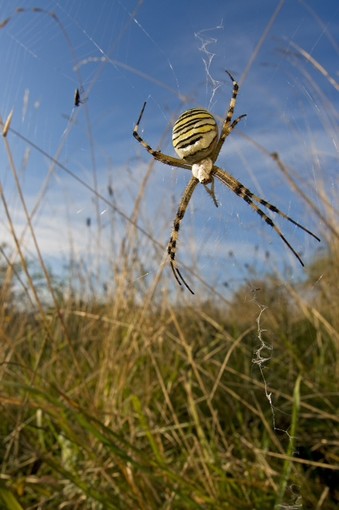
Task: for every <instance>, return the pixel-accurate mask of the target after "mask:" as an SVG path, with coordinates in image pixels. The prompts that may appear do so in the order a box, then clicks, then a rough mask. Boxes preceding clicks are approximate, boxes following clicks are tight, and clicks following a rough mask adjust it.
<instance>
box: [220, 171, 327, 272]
mask: <svg viewBox="0 0 339 510" xmlns="http://www.w3.org/2000/svg"><path fill="white" fill-rule="evenodd" d="M213 173H214V175H215V176H216V177H217V178H218V179H219V180H220V181H221V182H222V183H223V184H225V185H226V186H227V187H228V188H230V189H231V190H232V191H234V193H235V194H236V195H238V196H239V197H241V198H242V199H243V200H245V202H247V203H248V205H250V206H251V207H252V209H253V210H254V211H255V212H256V213H257V214H259V216H261V217H262V219H263V220H264V221H265V222H266V223H267V225H270V227H272V228H273V229H274V230H275V231H276V233H277V234H278V236H279V237H280V238H281V239H282V240H283V242H284V243H285V244H286V245H287V246H288V248H289V249H290V250H291V252H292V253H293V254H294V255H295V257H296V258H297V259H298V260H299V262H300V264H301V265H302V266H304V263H303V261H302V259H301V257H300V255H299V254H298V253H297V252H296V251H295V249H294V248H293V247H292V245H291V244H290V243H289V242H288V241H287V239H286V237H285V236H284V235H283V233H282V232H281V230H280V229H279V227H277V225H275V224H274V222H273V220H272V219H271V218H270V217H269V216H267V214H266V213H265V212H264V211H262V210H261V209H260V208H259V207H258V205H257V204H256V203H255V202H254V201H256V202H258V203H259V204H261V205H263V206H264V207H267V208H268V209H269V210H270V211H272V212H275V213H277V214H279V215H280V216H282V217H283V218H285V219H287V220H288V221H290V222H291V223H293V224H294V225H296V226H297V227H299V228H300V229H302V230H304V231H305V232H307V233H308V234H309V235H311V236H312V237H314V238H315V239H317V241H320V239H319V237H317V236H316V235H315V234H313V232H311V231H310V230H308V229H307V228H306V227H304V226H303V225H301V224H300V223H298V222H296V221H295V220H293V219H292V218H290V217H289V216H287V214H285V213H283V212H282V211H280V210H279V209H278V208H277V207H276V206H274V205H272V204H270V203H269V202H267V201H266V200H263V199H262V198H260V197H258V196H257V195H254V193H252V192H251V191H250V190H249V189H248V188H246V187H245V186H244V185H243V184H241V182H239V181H237V180H236V179H234V177H232V176H231V175H229V174H228V173H227V172H224V171H223V170H221V168H219V167H216V166H214V171H213Z"/></svg>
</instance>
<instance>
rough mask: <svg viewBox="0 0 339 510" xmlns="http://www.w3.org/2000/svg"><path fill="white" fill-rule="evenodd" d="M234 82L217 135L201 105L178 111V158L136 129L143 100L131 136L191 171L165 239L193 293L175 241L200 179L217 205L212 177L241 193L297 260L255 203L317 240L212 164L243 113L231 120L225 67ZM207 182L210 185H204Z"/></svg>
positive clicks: (173, 262)
mask: <svg viewBox="0 0 339 510" xmlns="http://www.w3.org/2000/svg"><path fill="white" fill-rule="evenodd" d="M226 73H227V74H228V76H229V77H230V79H231V80H232V83H233V93H232V98H231V101H230V104H229V108H228V111H227V114H226V118H225V120H224V122H223V125H222V129H221V133H220V136H219V135H218V126H217V122H216V120H215V118H214V117H213V115H212V114H211V113H209V112H208V111H207V110H204V109H201V108H193V109H191V110H187V111H185V112H184V113H182V114H181V115H180V117H179V118H178V120H177V121H176V122H175V124H174V126H173V133H172V142H173V147H174V150H175V151H176V153H177V155H178V156H179V158H174V157H172V156H168V155H167V154H163V153H162V152H161V151H159V150H157V151H155V150H154V149H152V147H151V146H150V145H148V143H146V142H145V141H144V140H143V139H142V138H141V136H140V135H139V133H138V130H139V124H140V122H141V119H142V116H143V114H144V110H145V107H146V102H145V103H144V105H143V107H142V109H141V112H140V115H139V118H138V121H137V123H136V125H135V128H134V131H133V136H134V138H136V139H137V141H138V142H139V143H141V145H142V146H143V147H144V148H145V149H146V150H147V151H148V152H149V153H150V154H151V155H152V156H153V158H154V159H156V160H158V161H161V162H162V163H164V164H166V165H170V166H176V167H179V168H184V169H186V170H191V171H192V174H193V175H192V177H191V180H190V182H189V183H188V185H187V187H186V189H185V191H184V194H183V196H182V199H181V202H180V205H179V208H178V211H177V214H176V217H175V220H174V226H173V230H172V234H171V238H170V240H169V243H168V247H167V251H168V255H169V258H170V265H171V268H172V271H173V274H174V277H175V279H176V281H177V282H178V284H179V285H182V284H183V285H184V286H185V287H186V288H187V289H188V290H189V291H190V292H191V293H192V294H194V292H193V290H192V289H191V288H190V286H189V285H188V283H187V282H186V280H185V279H184V277H183V276H182V274H181V272H180V270H179V268H178V267H177V264H176V260H175V255H176V249H177V242H178V237H179V229H180V224H181V222H182V220H183V218H184V215H185V212H186V209H187V206H188V204H189V201H190V200H191V197H192V195H193V192H194V190H195V188H196V187H197V185H198V184H199V183H201V184H203V185H204V186H205V189H206V191H207V192H208V194H209V195H210V196H211V197H212V199H213V201H214V204H215V205H216V206H218V203H217V200H216V198H215V193H214V177H216V178H217V179H219V181H221V182H222V183H223V184H225V186H227V187H228V188H229V189H230V190H231V191H233V192H234V193H235V194H236V195H238V196H239V197H241V198H242V199H243V200H245V202H247V204H249V206H250V207H252V209H253V210H254V211H255V212H256V213H257V214H259V216H261V218H262V219H263V220H264V221H265V222H266V223H267V224H268V225H270V227H272V228H273V229H274V230H275V231H276V233H277V234H278V235H279V236H280V238H281V239H282V240H283V242H284V243H285V244H286V245H287V246H288V248H289V249H290V250H291V251H292V253H293V254H294V255H295V257H296V258H297V259H298V260H299V262H300V264H301V265H302V266H304V263H303V261H302V259H301V257H300V255H299V254H298V253H297V252H296V251H295V249H294V248H293V247H292V245H291V244H290V243H289V242H288V241H287V239H286V238H285V236H284V235H283V233H282V232H281V230H280V229H279V227H278V226H277V225H275V223H274V222H273V220H272V219H271V218H270V217H269V216H267V214H266V213H265V212H264V211H263V210H262V209H260V207H259V206H258V205H257V204H256V203H255V202H257V203H258V204H260V205H262V206H264V207H266V208H267V209H268V210H270V211H272V212H274V213H277V214H279V215H280V216H282V217H283V218H285V219H286V220H288V221H290V222H291V223H293V224H294V225H296V226H297V227H299V228H300V229H302V230H304V231H305V232H307V233H308V234H309V235H311V236H312V237H314V238H315V239H316V240H317V241H320V239H319V237H317V236H316V235H315V234H313V232H311V231H310V230H308V229H307V228H305V227H303V226H302V225H301V224H300V223H298V222H297V221H295V220H293V219H292V218H290V217H289V216H287V214H285V213H284V212H282V211H280V210H279V209H278V208H277V207H276V206H275V205H272V204H270V203H269V202H267V201H266V200H263V199H262V198H260V197H258V196H257V195H255V194H254V193H252V192H251V191H250V190H249V189H248V188H246V187H245V186H244V185H243V184H241V182H239V181H238V180H237V179H235V178H234V177H232V175H231V174H229V173H228V172H226V171H224V170H222V169H221V168H219V167H218V166H216V165H215V162H216V160H217V158H218V156H219V153H220V150H221V148H222V146H223V144H224V142H225V140H226V138H227V137H228V135H229V134H230V133H231V132H232V131H233V129H234V128H235V126H236V125H237V124H238V123H239V122H240V121H241V119H243V118H244V117H246V115H240V117H238V118H237V119H235V120H233V121H232V119H233V114H234V109H235V105H236V100H237V95H238V92H239V85H238V83H237V82H236V81H235V79H234V78H233V76H232V75H231V73H229V72H228V71H226ZM208 184H210V187H207V185H208Z"/></svg>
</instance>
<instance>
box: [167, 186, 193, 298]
mask: <svg viewBox="0 0 339 510" xmlns="http://www.w3.org/2000/svg"><path fill="white" fill-rule="evenodd" d="M198 184H199V180H198V179H197V178H196V177H192V179H191V180H190V182H189V183H188V185H187V187H186V189H185V191H184V194H183V197H182V199H181V202H180V205H179V207H178V211H177V215H176V217H175V220H174V225H173V230H172V235H171V238H170V240H169V243H168V247H167V251H168V255H169V257H170V264H171V268H172V271H173V274H174V277H175V279H176V281H177V282H178V284H179V285H182V284H184V286H185V287H186V288H187V289H188V290H189V291H190V292H191V294H194V292H193V290H192V289H191V288H190V286H189V285H188V283H187V282H186V281H185V279H184V277H183V276H182V274H181V272H180V271H179V269H178V267H177V265H176V260H175V255H176V250H177V241H178V238H179V229H180V224H181V222H182V220H183V218H184V216H185V212H186V209H187V206H188V204H189V201H190V200H191V197H192V195H193V191H194V190H195V188H196V187H197V185H198Z"/></svg>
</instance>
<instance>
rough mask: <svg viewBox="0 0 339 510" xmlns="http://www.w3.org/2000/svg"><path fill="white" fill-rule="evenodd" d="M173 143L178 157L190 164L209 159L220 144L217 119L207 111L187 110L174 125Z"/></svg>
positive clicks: (198, 109)
mask: <svg viewBox="0 0 339 510" xmlns="http://www.w3.org/2000/svg"><path fill="white" fill-rule="evenodd" d="M172 142H173V147H174V149H175V151H176V153H177V154H178V156H180V157H181V158H182V159H184V160H185V161H187V162H188V163H190V164H192V163H196V162H198V161H201V160H202V159H204V158H206V157H209V156H210V155H211V153H212V152H213V150H214V149H215V147H216V144H217V142H218V126H217V123H216V120H215V118H214V117H213V115H212V114H211V113H209V112H208V111H207V110H203V109H200V108H193V109H192V110H187V111H186V112H184V113H182V114H181V115H180V117H179V118H178V120H177V121H176V123H175V124H174V127H173V133H172Z"/></svg>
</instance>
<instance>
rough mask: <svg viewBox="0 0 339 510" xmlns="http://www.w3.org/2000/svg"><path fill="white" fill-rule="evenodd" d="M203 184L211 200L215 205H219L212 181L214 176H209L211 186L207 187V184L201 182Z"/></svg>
mask: <svg viewBox="0 0 339 510" xmlns="http://www.w3.org/2000/svg"><path fill="white" fill-rule="evenodd" d="M203 185H204V188H205V190H206V191H207V193H208V194H209V196H210V197H211V199H212V200H213V203H214V205H215V207H219V204H218V200H217V197H216V196H215V181H214V177H212V178H211V187H210V188H208V186H207V184H204V183H203Z"/></svg>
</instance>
